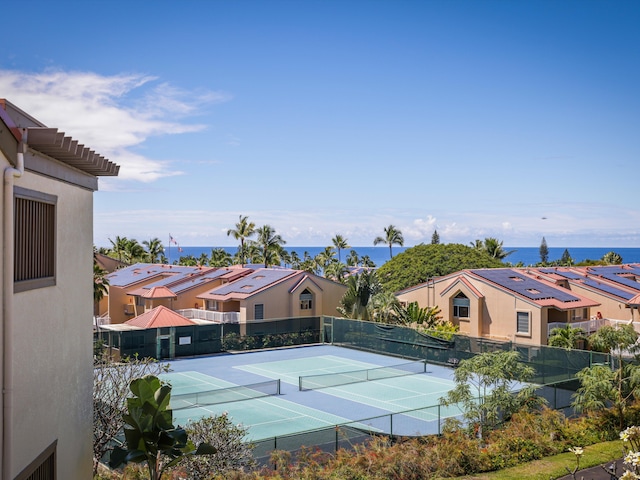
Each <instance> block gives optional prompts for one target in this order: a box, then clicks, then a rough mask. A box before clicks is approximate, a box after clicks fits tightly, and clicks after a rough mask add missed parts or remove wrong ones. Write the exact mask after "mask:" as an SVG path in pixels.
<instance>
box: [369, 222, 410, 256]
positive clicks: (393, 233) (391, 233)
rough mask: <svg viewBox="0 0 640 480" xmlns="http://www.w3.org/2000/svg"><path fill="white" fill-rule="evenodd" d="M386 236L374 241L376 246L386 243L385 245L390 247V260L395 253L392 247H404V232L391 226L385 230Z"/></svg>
mask: <svg viewBox="0 0 640 480" xmlns="http://www.w3.org/2000/svg"><path fill="white" fill-rule="evenodd" d="M384 233H385V236H384V237H376V238H375V240H374V241H373V244H374V245H378V244H379V243H384V244H385V245H389V258H393V252H392V250H391V247H392V246H393V245H394V244H395V245H400V246H401V247H402V246H403V245H404V238H403V237H402V232H401V231H400V230H398V229H397V228H396V227H394V226H393V225H389V226H388V227H386V228H385V229H384Z"/></svg>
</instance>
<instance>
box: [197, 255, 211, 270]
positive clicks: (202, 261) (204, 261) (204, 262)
mask: <svg viewBox="0 0 640 480" xmlns="http://www.w3.org/2000/svg"><path fill="white" fill-rule="evenodd" d="M208 264H209V256H208V255H207V254H206V253H204V252H202V253H201V254H200V256H199V257H198V265H200V266H201V267H203V266H205V265H208Z"/></svg>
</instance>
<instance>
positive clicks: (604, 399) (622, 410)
mask: <svg viewBox="0 0 640 480" xmlns="http://www.w3.org/2000/svg"><path fill="white" fill-rule="evenodd" d="M637 342H638V333H637V332H636V331H635V329H634V328H633V325H622V326H617V327H612V326H609V325H605V326H604V327H602V328H600V329H599V330H598V331H597V332H595V333H594V334H592V335H591V336H590V337H589V344H590V345H591V347H592V348H593V349H594V350H598V351H601V352H608V353H610V354H611V355H612V359H614V360H615V361H612V362H611V366H608V365H593V366H591V367H587V368H584V369H582V370H580V371H579V372H578V373H577V374H576V377H577V378H578V380H580V388H578V390H577V391H576V393H575V394H574V396H573V404H572V405H573V407H574V408H575V409H576V410H577V411H578V412H583V411H585V412H592V411H597V410H600V409H602V408H603V407H606V406H609V405H611V406H613V409H614V411H615V412H616V417H617V419H618V427H619V429H622V428H624V423H625V415H626V413H627V410H628V408H629V406H630V404H631V403H632V402H633V401H634V400H637V399H638V398H640V365H638V364H636V362H635V361H633V360H634V359H633V358H630V357H628V355H630V354H635V353H637V352H638V348H639V347H638V343H637Z"/></svg>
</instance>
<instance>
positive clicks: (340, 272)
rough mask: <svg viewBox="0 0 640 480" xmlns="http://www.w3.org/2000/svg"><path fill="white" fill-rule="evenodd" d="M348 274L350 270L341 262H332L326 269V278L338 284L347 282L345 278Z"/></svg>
mask: <svg viewBox="0 0 640 480" xmlns="http://www.w3.org/2000/svg"><path fill="white" fill-rule="evenodd" d="M348 273H349V269H348V268H347V266H346V265H345V264H344V263H342V262H339V261H337V260H335V261H333V262H331V263H330V264H329V265H327V266H326V268H325V269H324V276H325V278H329V279H331V280H334V281H336V282H338V283H345V281H346V280H345V278H346V276H347V274H348Z"/></svg>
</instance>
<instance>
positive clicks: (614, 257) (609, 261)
mask: <svg viewBox="0 0 640 480" xmlns="http://www.w3.org/2000/svg"><path fill="white" fill-rule="evenodd" d="M602 262H603V263H605V264H606V265H621V264H622V257H621V256H620V254H618V253H616V252H607V253H605V254H604V255H603V256H602Z"/></svg>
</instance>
